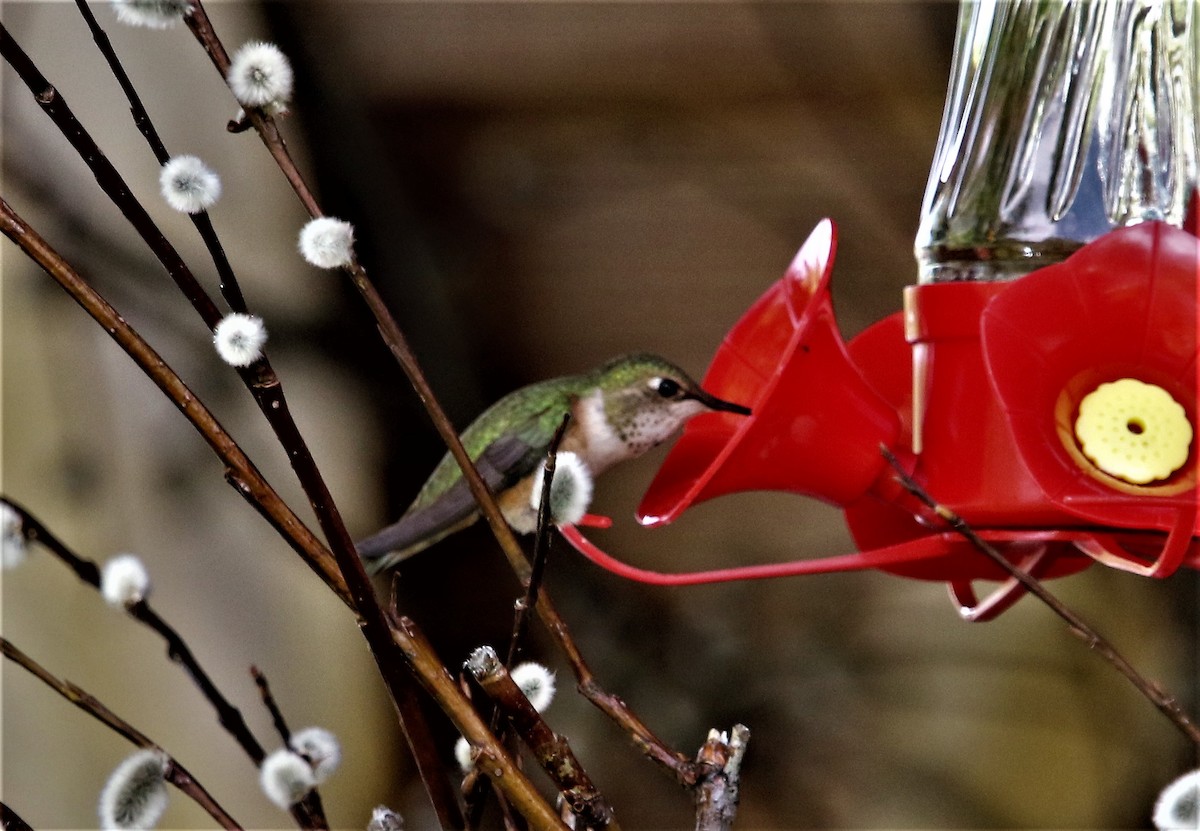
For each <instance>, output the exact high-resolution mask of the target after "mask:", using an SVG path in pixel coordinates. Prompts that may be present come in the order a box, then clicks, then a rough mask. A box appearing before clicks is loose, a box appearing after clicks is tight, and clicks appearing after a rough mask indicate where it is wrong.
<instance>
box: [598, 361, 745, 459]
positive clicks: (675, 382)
mask: <svg viewBox="0 0 1200 831" xmlns="http://www.w3.org/2000/svg"><path fill="white" fill-rule="evenodd" d="M596 375H597V386H598V387H599V389H600V394H601V396H602V398H603V402H604V413H605V416H606V418H607V421H608V425H609V427H610V428H611V429H612V430H613V431H614V432H615V433H616V434H617V438H618V439H619V440H620V441H622V442H623V443H624V444H625V445H626V447H627V449H628V451H629V452H630V453H631V454H632V455H638V454H641V453H644V452H645V451H646V450H649V449H650V448H651V447H654V446H655V445H657V444H660V443H661V442H663V441H665V440H666V439H667V438H669V437H670V436H671V435H672V434H673V433H674V432H675V431H676V430H678V429H679V428H681V427H682V426H683V425H684V424H685V423H686V422H687V421H688V419H690V418H691V417H692V416H695V415H699V414H700V413H705V412H727V413H737V414H739V415H750V409H749V408H748V407H743V406H742V405H741V404H735V403H733V402H730V401H723V400H722V399H720V398H717V397H716V396H715V395H712V394H710V393H708V392H706V391H705V390H704V389H703V388H702V387H701V386H700V385H699V384H698V383H696V382H695V381H694V380H692V378H691V377H690V376H689V375H688V374H687V373H686V372H684V371H683V370H682V369H680V368H679V367H677V366H675V365H674V364H673V363H671V362H670V361H667V360H665V359H663V358H660V357H658V356H657V355H647V354H637V355H625V356H623V357H620V358H616V359H614V360H612V361H609V362H608V363H607V364H605V365H604V366H603V367H601V368H600V369H599V370H597V372H596Z"/></svg>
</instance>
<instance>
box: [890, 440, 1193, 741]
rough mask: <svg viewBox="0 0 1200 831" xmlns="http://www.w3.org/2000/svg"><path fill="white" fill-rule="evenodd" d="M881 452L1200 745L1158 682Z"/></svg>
mask: <svg viewBox="0 0 1200 831" xmlns="http://www.w3.org/2000/svg"><path fill="white" fill-rule="evenodd" d="M880 452H882V453H883V456H884V458H885V459H887V461H888V464H890V465H891V466H892V468H893V469H894V470H895V471H896V481H898V482H899V483H900V484H901V485H902V486H903V487H904V489H905V490H907V491H908V492H909V493H911V494H912V495H913V496H915V497H916V498H917V499H919V500H920V501H921V502H922V503H923V504H924V505H925V506H926V507H928V508H929V509H931V510H932V511H933V512H934V513H935V514H937V516H938V517H939V518H941V519H942V520H943V521H944V522H945V523H946V524H947V525H949V526H950V527H951V528H952V529H954V530H955V531H956V532H957V533H958V534H959V535H960V536H962V537H963V539H965V540H966V541H967V542H969V543H970V544H971V545H972V547H974V548H975V550H977V551H979V552H980V553H982V554H983V555H984V556H986V557H987V558H988V559H990V560H991V561H992V562H993V563H995V564H996V565H998V566H999V567H1000V568H1002V569H1004V571H1006V572H1008V574H1010V575H1011V576H1012V577H1013V578H1014V579H1015V580H1017V582H1019V583H1020V584H1021V585H1022V586H1023V587H1024V588H1025V590H1026V591H1028V592H1029V593H1030V594H1031V595H1033V596H1034V597H1036V598H1037V599H1038V600H1040V601H1042V603H1044V604H1046V606H1047V607H1048V608H1049V609H1050V610H1051V611H1052V612H1054V614H1056V615H1058V616H1059V617H1060V618H1062V619H1063V620H1064V621H1066V624H1067V627H1068V628H1069V630H1070V632H1071V634H1073V635H1075V636H1076V637H1078V638H1079V639H1080V640H1082V641H1083V642H1084V643H1085V644H1087V646H1088V649H1090V650H1092V651H1093V652H1095V653H1096V654H1098V655H1099V656H1100V657H1101V658H1103V659H1104V660H1105V661H1107V662H1108V663H1109V664H1111V665H1112V666H1113V668H1114V669H1116V670H1117V672H1119V673H1121V675H1123V676H1125V678H1126V679H1128V680H1129V682H1130V683H1131V684H1133V686H1134V687H1136V688H1137V690H1138V692H1140V693H1141V694H1142V695H1144V696H1145V697H1146V698H1147V699H1148V700H1149V701H1150V703H1151V704H1153V705H1154V706H1155V707H1156V708H1158V710H1159V712H1161V713H1162V714H1163V715H1165V716H1166V717H1167V718H1168V719H1169V720H1170V721H1171V723H1172V724H1174V725H1175V726H1176V727H1177V728H1178V729H1179V731H1180V732H1181V733H1183V734H1184V735H1185V736H1187V737H1188V739H1190V740H1191V741H1192V743H1193V744H1197V745H1200V727H1197V725H1196V722H1195V721H1193V720H1192V718H1191V716H1189V715H1188V714H1187V713H1185V712H1184V711H1183V708H1182V707H1180V706H1179V701H1178V700H1177V699H1176V698H1175V696H1173V695H1170V694H1169V693H1167V692H1166V691H1165V690H1163V689H1162V688H1161V687H1160V686H1159V685H1158V684H1156V683H1154V682H1153V681H1150V680H1149V679H1147V678H1146V677H1145V676H1143V675H1142V674H1141V673H1140V672H1138V671H1137V670H1136V669H1135V668H1134V666H1133V664H1131V663H1129V661H1128V659H1126V658H1125V656H1124V655H1122V654H1121V653H1120V652H1118V651H1117V648H1116V647H1115V646H1113V645H1112V643H1111V642H1110V641H1109V640H1108V639H1107V638H1105V637H1104V636H1103V635H1101V634H1100V633H1099V632H1097V631H1096V630H1095V629H1094V628H1093V627H1092V626H1091V624H1089V623H1088V622H1087V621H1085V620H1084V619H1083V618H1081V617H1080V616H1079V615H1078V614H1077V613H1076V612H1075V611H1074V610H1073V609H1071V608H1070V607H1069V606H1067V605H1066V604H1065V603H1063V602H1062V601H1061V600H1059V599H1058V598H1057V597H1056V596H1054V595H1053V594H1051V592H1050V590H1049V589H1047V588H1046V586H1045V584H1043V583H1042V581H1041V580H1038V579H1037V578H1036V577H1034V576H1032V575H1031V574H1029V573H1028V572H1026V571H1025V570H1024V569H1022V568H1020V567H1018V566H1016V565H1014V564H1013V563H1011V562H1009V561H1008V558H1007V557H1005V556H1004V555H1003V554H1001V553H1000V552H999V551H997V550H996V548H995V546H993V545H992V544H991V543H989V542H988V541H987V540H985V539H983V538H982V537H981V536H979V534H977V533H975V530H974V529H973V528H971V526H970V525H968V524H967V522H966V521H965V520H964V519H963V518H962V517H960V516H959V515H958V514H956V513H955V512H954V511H952V510H951V509H949V508H947V507H946V506H945V505H941V504H939V503H938V502H937V501H936V500H934V498H933V497H932V496H930V495H929V494H928V493H927V492H926V491H925V489H924V488H922V487H921V485H920V484H919V483H918V482H917V481H916V480H915V479H913V478H912V477H911V476H909V475H908V473H906V472H905V471H904V469H903V467H902V466H901V465H900V463H899V461H897V459H896V457H895V456H894V455H893V454H892V452H891V451H890V450H888V449H887V448H886V447H881V448H880Z"/></svg>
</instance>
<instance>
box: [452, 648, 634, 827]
mask: <svg viewBox="0 0 1200 831" xmlns="http://www.w3.org/2000/svg"><path fill="white" fill-rule="evenodd" d="M466 667H467V670H468V671H470V673H471V675H472V676H473V677H474V678H475V681H476V682H477V683H478V684H479V688H480V689H481V690H483V691H484V692H485V693H486V694H487V696H488V698H490V699H491V700H492V702H493V703H494V704H495V705H496V708H497V709H498V710H499V711H500V712H501V713H503V714H504V716H505V718H506V719H507V720H508V721H509V723H510V724H512V726H513V730H514V731H515V732H516V734H517V735H518V736H520V737H521V741H523V742H524V743H525V745H526V747H528V748H529V750H530V751H531V752H532V753H533V757H534V759H536V760H537V762H538V764H539V765H541V767H542V769H543V770H544V771H546V774H547V775H548V776H549V777H550V779H551V781H553V782H554V786H555V787H556V788H557V789H558V791H559V793H561V794H562V796H563V798H564V799H565V800H566V802H567V804H568V805H569V806H570V808H571V811H572V812H573V813H574V814H575V815H576V817H577V820H578V821H577V823H576V825H575V827H576V828H578V829H603V828H611V829H613V831H617V830H618V829H619V827H620V826H618V825H617V823H616V822H615V821H614V820H613V813H612V809H611V808H609V806H608V802H607V801H606V800H605V799H604V796H603V795H602V794H601V793H600V791H599V790H597V789H596V786H595V785H594V784H593V783H592V779H591V777H590V776H588V774H587V772H586V771H585V770H584V769H583V766H582V765H581V764H579V760H578V759H577V758H576V757H575V754H574V753H573V752H572V751H571V746H570V745H569V744H568V743H567V740H566V739H565V738H564V737H562V736H560V735H558V734H557V733H555V732H554V731H553V730H552V729H550V725H548V724H547V723H546V721H545V719H543V718H542V715H541V713H539V712H538V711H537V709H535V708H534V706H533V704H531V703H530V701H529V699H528V698H526V696H525V694H524V693H523V692H522V691H521V688H520V687H519V686H517V682H516V681H514V680H513V679H512V676H511V675H509V674H508V670H507V669H506V668H505V666H504V664H502V663H500V658H499V656H498V655H496V651H495V650H494V649H492V648H491V647H488V646H485V647H480V648H479V649H476V650H475V651H474V652H472V653H471V657H470V658H468V659H467V663H466Z"/></svg>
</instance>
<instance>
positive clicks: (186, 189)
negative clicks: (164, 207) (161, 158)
mask: <svg viewBox="0 0 1200 831" xmlns="http://www.w3.org/2000/svg"><path fill="white" fill-rule="evenodd" d="M158 185H159V188H160V189H161V191H162V196H163V199H165V200H167V204H168V205H170V206H171V207H172V208H174V209H175V210H177V211H182V212H183V213H185V214H198V213H200V212H201V211H207V210H208V209H209V208H211V207H212V206H213V205H215V204H216V203H217V200H218V199H220V198H221V178H220V177H219V176H217V174H216V173H214V172H213V171H212V170H211V169H210V168H209V167H208V165H206V164H205V163H204V162H202V161H201V160H200V159H198V158H197V157H195V156H175V157H174V158H172V159H168V160H167V163H166V164H164V165H163V166H162V171H161V172H160V173H159V174H158Z"/></svg>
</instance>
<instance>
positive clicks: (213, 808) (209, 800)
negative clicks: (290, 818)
mask: <svg viewBox="0 0 1200 831" xmlns="http://www.w3.org/2000/svg"><path fill="white" fill-rule="evenodd" d="M0 649H2V650H3V652H4V657H5V658H8V659H9V660H10V661H12V662H13V663H15V664H17V665H18V666H20V667H22V668H23V669H25V670H26V671H28V672H29V673H30V674H32V675H33V676H34V677H36V678H37V679H38V680H39V681H41V682H42V683H44V684H45V685H46V686H48V687H50V688H51V689H52V690H54V691H55V692H57V693H58V694H59V695H61V696H62V697H63V698H65V699H67V701H70V702H71V703H72V704H74V705H75V706H76V707H78V708H79V709H81V710H83V711H84V712H86V713H88V714H90V715H91V716H92V717H94V718H95V719H96V720H97V721H99V722H101V723H102V724H105V725H107V726H108V727H109V728H111V729H112V730H114V731H116V732H117V733H119V734H120V735H122V736H124V737H125V738H126V739H128V740H129V741H130V742H132V743H133V744H135V745H137V746H138V747H142V748H148V749H152V750H157V751H159V752H161V753H163V755H164V756H166V757H167V759H168V764H167V771H166V774H165V778H166V780H167V781H168V782H170V783H171V784H173V785H174V786H175V787H177V788H179V790H181V791H183V793H185V794H187V795H188V796H189V797H191V799H192V800H193V801H195V802H196V804H197V805H199V806H200V807H201V808H203V809H204V810H205V811H207V812H208V815H209V816H211V817H212V818H213V819H214V820H216V821H217V823H218V824H219V825H220V826H221V827H222V828H228V829H241V826H240V825H239V824H238V823H237V821H236V820H235V819H233V817H231V816H229V814H228V813H226V811H225V809H224V808H222V807H221V805H220V804H219V803H218V802H217V801H216V800H215V799H213V797H212V795H211V794H210V793H209V792H208V791H207V790H205V789H204V786H203V785H201V784H200V783H199V782H198V781H196V778H195V777H194V776H192V774H191V773H189V772H188V770H187V769H186V768H184V767H183V765H181V764H179V762H177V761H176V760H175V759H174V758H173V757H171V756H170V755H169V754H167V753H166V751H164V750H163V749H162V747H161V746H160V745H158V744H156V743H155V742H154V741H152V740H151V739H150V738H149V737H148V736H147V735H146V734H145V733H142V732H141V731H139V730H138V729H137V728H136V727H134V726H133V725H132V724H130V723H129V722H127V721H125V720H124V719H123V718H121V717H120V716H118V715H117V714H116V713H114V712H113V711H112V710H110V709H108V708H107V707H105V706H104V705H103V704H101V703H100V701H98V700H97V699H96V698H95V697H94V696H92V695H91V694H90V693H88V692H86V691H84V690H83V689H81V688H79V687H77V686H76V685H74V684H72V683H71V682H70V681H63V680H60V679H58V678H56V677H55V676H54V675H52V674H51V673H50V672H49V671H47V670H46V669H45V668H44V667H42V666H41V665H40V664H38V663H37V662H36V661H34V660H33V659H32V658H30V657H29V656H28V655H26V654H25V653H24V652H22V651H21V650H20V649H18V648H17V647H16V646H14V645H13V644H12V642H11V641H9V640H8V639H7V638H4V637H0Z"/></svg>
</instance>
